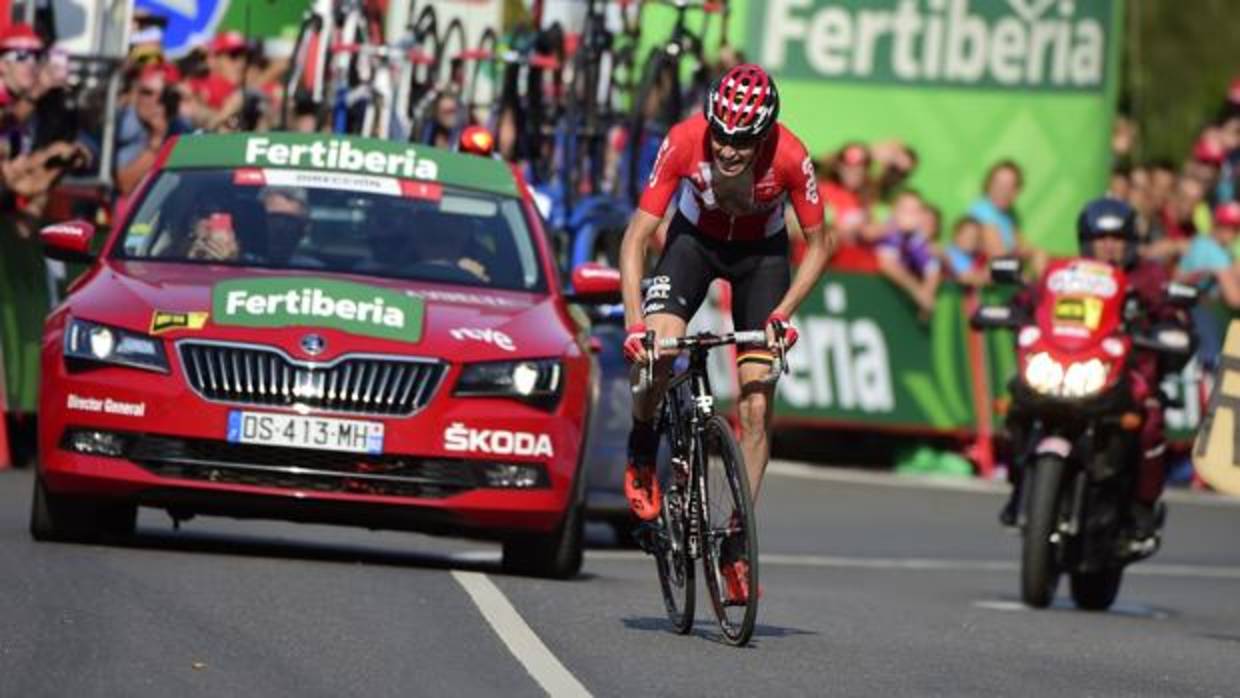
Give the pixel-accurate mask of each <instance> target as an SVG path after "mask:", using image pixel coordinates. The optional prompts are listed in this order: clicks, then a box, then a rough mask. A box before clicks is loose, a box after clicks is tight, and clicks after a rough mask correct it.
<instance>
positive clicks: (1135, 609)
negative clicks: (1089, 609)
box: [973, 599, 1171, 620]
mask: <svg viewBox="0 0 1240 698" xmlns="http://www.w3.org/2000/svg"><path fill="white" fill-rule="evenodd" d="M973 606H974V608H982V609H986V610H988V611H1004V612H1008V613H1026V612H1030V611H1033V610H1034V609H1032V608H1029V607H1028V606H1026V605H1025V604H1023V603H1021V602H1019V601H1007V600H1003V599H982V600H980V601H974V602H973ZM1051 608H1053V609H1063V610H1069V611H1075V610H1076V606H1074V605H1072V603H1071V602H1069V601H1068V600H1067V599H1055V600H1054V601H1053V602H1052V603H1051ZM1110 612H1111V613H1112V614H1113V615H1120V616H1135V617H1138V618H1152V619H1154V620H1167V619H1168V618H1170V617H1171V614H1170V613H1167V612H1166V611H1161V610H1159V609H1156V608H1152V607H1150V606H1145V605H1141V604H1125V603H1116V604H1114V605H1112V606H1111V608H1110Z"/></svg>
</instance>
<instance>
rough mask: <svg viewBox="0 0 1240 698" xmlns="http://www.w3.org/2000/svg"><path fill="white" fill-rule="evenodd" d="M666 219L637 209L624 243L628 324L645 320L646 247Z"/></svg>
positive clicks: (623, 280) (622, 263)
mask: <svg viewBox="0 0 1240 698" xmlns="http://www.w3.org/2000/svg"><path fill="white" fill-rule="evenodd" d="M662 220H663V219H662V218H661V217H659V216H655V215H654V214H651V213H647V212H646V211H644V210H642V209H640V208H639V209H637V211H636V212H635V213H634V214H633V217H632V218H631V219H629V227H628V228H627V229H626V230H625V231H624V239H623V240H622V241H621V242H620V293H621V294H622V295H623V297H624V324H625V326H629V325H633V324H635V323H638V322H641V320H642V274H643V273H644V272H645V267H646V248H647V246H648V245H649V244H650V240H651V238H652V237H654V233H655V231H656V230H658V228H659V223H660V222H661V221H662Z"/></svg>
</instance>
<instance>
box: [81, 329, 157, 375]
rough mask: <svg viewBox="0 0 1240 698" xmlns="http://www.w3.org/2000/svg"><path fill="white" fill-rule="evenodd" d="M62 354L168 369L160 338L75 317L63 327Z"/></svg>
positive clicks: (111, 362)
mask: <svg viewBox="0 0 1240 698" xmlns="http://www.w3.org/2000/svg"><path fill="white" fill-rule="evenodd" d="M65 358H68V359H77V360H80V361H89V362H94V363H103V364H113V365H117V366H129V367H130V368H140V369H144V370H147V371H158V372H160V373H168V355H167V354H166V353H165V352H164V343H163V342H161V341H160V340H158V339H155V338H154V337H148V336H147V335H144V334H140V333H137V332H130V331H129V330H122V329H120V328H117V327H109V326H107V325H101V324H99V323H97V322H90V321H88V320H79V319H77V318H73V319H71V320H69V325H68V327H66V328H65Z"/></svg>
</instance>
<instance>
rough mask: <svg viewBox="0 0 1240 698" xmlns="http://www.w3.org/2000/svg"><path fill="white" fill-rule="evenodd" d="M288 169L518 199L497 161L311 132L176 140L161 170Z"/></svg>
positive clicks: (508, 175) (509, 174)
mask: <svg viewBox="0 0 1240 698" xmlns="http://www.w3.org/2000/svg"><path fill="white" fill-rule="evenodd" d="M199 167H226V168H264V169H266V168H289V169H300V170H323V171H331V172H348V173H356V174H370V175H385V176H389V177H399V178H401V179H406V180H420V181H431V182H436V183H438V184H441V185H449V186H459V187H464V188H468V189H477V190H482V191H487V192H491V193H494V194H500V195H504V196H518V195H519V191H518V189H517V185H516V182H515V181H514V179H513V176H512V172H511V171H510V170H509V169H508V168H507V167H506V166H505V165H504V163H502V162H500V161H498V160H492V159H490V158H481V157H478V156H476V155H463V154H461V153H454V152H451V151H446V150H440V149H438V148H433V147H431V146H427V145H420V144H412V143H400V142H395V141H385V140H380V139H375V138H361V137H357V136H341V135H335V134H317V133H261V134H256V133H235V134H203V135H191V136H182V137H181V138H180V139H178V141H177V143H176V145H175V146H174V147H173V149H172V152H171V153H170V154H169V156H168V160H167V162H166V163H165V165H164V169H188V168H199Z"/></svg>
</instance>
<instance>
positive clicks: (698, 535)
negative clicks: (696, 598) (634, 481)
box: [661, 347, 715, 560]
mask: <svg viewBox="0 0 1240 698" xmlns="http://www.w3.org/2000/svg"><path fill="white" fill-rule="evenodd" d="M708 352H709V347H699V348H695V349H693V350H692V351H691V352H690V354H689V368H688V369H686V370H685V371H682V372H681V373H679V374H677V375H675V376H673V377H672V379H671V380H670V381H669V382H668V385H667V392H666V394H665V395H664V398H663V408H662V410H661V412H662V421H665V422H666V423H667V424H666V433H667V434H669V435H670V436H671V449H672V456H671V461H672V462H671V465H672V473H671V487H669V488H668V497H670V498H674V499H675V498H679V499H678V500H677V501H674V502H673V504H674V506H679V507H682V511H681V512H680V516H681V517H682V519H681V520H682V521H684V522H685V524H686V528H687V530H686V534H685V546H686V550H685V555H686V556H687V557H688V558H689V559H690V560H699V559H701V557H702V512H703V504H704V503H703V501H702V492H703V491H705V485H704V482H703V480H704V478H705V477H706V465H705V463H704V462H703V461H702V458H703V455H702V454H703V450H704V449H703V448H702V436H703V431H704V430H705V425H706V422H707V420H709V419H710V418H711V417H713V416H714V415H715V398H714V394H713V393H712V392H711V388H710V376H709V375H708V374H707V371H706V357H707V354H708ZM682 483H683V484H685V485H687V486H688V491H687V492H681V491H680V487H681V486H682ZM670 542H671V545H672V547H673V549H675V547H676V546H678V545H680V541H678V540H676V539H675V538H674V537H673V538H672V539H671V541H670Z"/></svg>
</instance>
